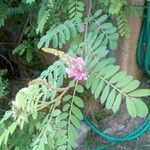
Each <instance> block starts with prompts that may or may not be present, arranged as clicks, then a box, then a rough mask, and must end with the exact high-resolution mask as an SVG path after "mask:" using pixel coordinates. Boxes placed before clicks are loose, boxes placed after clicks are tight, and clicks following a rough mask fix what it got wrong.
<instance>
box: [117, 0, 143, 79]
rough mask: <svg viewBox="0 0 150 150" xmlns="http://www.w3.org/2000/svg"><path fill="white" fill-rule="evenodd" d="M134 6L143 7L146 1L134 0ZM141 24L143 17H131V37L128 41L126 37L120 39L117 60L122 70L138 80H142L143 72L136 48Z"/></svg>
mask: <svg viewBox="0 0 150 150" xmlns="http://www.w3.org/2000/svg"><path fill="white" fill-rule="evenodd" d="M132 5H141V6H143V5H144V0H132ZM141 24H142V17H140V16H138V15H135V14H133V15H130V16H129V25H130V30H131V33H130V37H129V38H128V39H126V38H124V37H123V38H120V42H119V48H118V53H117V60H118V64H119V65H120V66H121V69H122V70H124V71H126V72H127V73H128V74H130V75H132V76H134V78H136V79H140V77H141V70H140V69H139V68H138V66H137V61H136V48H137V42H138V38H139V34H140V29H141Z"/></svg>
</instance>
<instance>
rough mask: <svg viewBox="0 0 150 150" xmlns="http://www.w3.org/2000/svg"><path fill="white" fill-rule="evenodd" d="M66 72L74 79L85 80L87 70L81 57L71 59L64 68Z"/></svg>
mask: <svg viewBox="0 0 150 150" xmlns="http://www.w3.org/2000/svg"><path fill="white" fill-rule="evenodd" d="M66 72H67V74H68V77H69V78H72V77H74V78H75V79H76V80H87V77H88V72H87V70H86V68H85V66H84V61H83V59H82V58H81V57H77V58H76V59H73V61H72V63H71V64H69V66H68V67H67V68H66Z"/></svg>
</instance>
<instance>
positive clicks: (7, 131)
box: [0, 0, 150, 150]
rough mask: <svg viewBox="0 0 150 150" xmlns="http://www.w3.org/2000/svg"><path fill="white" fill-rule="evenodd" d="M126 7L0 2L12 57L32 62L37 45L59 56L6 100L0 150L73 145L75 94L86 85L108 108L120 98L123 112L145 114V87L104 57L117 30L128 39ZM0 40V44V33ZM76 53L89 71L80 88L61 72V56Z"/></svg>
mask: <svg viewBox="0 0 150 150" xmlns="http://www.w3.org/2000/svg"><path fill="white" fill-rule="evenodd" d="M129 4H130V1H128V0H127V1H124V0H107V1H106V0H105V1H103V0H102V1H100V0H96V1H94V2H93V3H91V1H90V0H89V1H88V2H87V3H86V2H85V1H82V0H21V1H6V0H3V2H1V3H0V8H2V9H1V11H0V27H1V29H2V30H4V29H6V27H9V26H10V29H11V31H13V33H14V32H15V33H16V34H15V36H13V38H14V37H15V40H14V41H16V42H15V43H14V44H13V46H10V48H11V49H12V51H11V55H12V56H14V55H16V57H18V58H23V59H22V60H23V63H24V64H25V65H27V64H28V63H33V64H34V62H35V61H38V60H39V56H40V49H41V48H42V47H45V49H44V51H45V52H46V53H50V54H53V55H56V56H59V57H60V59H59V60H57V61H55V62H54V63H53V64H51V65H50V66H49V67H48V68H47V69H46V70H45V71H43V72H42V73H41V75H40V76H39V77H38V78H37V79H36V80H34V81H31V82H30V83H29V85H28V86H27V87H25V88H23V89H21V90H20V91H19V92H18V93H17V95H16V97H15V99H14V100H13V101H12V108H11V109H10V110H9V111H6V113H5V115H4V116H3V118H2V119H1V121H0V126H1V128H0V129H1V135H0V145H1V149H2V150H5V149H6V150H7V149H15V150H22V149H32V150H56V149H57V150H71V149H74V148H75V147H76V139H77V128H78V127H79V126H80V122H81V121H82V119H83V114H82V109H83V107H84V99H83V98H82V96H81V95H84V91H85V90H86V88H87V89H90V91H91V95H93V96H94V98H95V100H97V101H99V102H100V103H101V104H103V106H104V107H105V108H106V109H107V110H111V111H112V112H113V113H117V112H118V111H119V108H120V105H121V103H122V101H124V102H125V103H126V108H127V111H128V113H129V115H130V116H132V117H134V118H135V117H146V116H147V114H148V108H147V106H146V104H145V103H144V102H143V101H142V97H145V96H150V90H149V89H140V86H139V85H140V82H139V81H137V80H134V79H133V77H132V76H130V75H127V74H126V73H125V72H124V71H121V70H120V67H119V66H117V65H116V64H115V59H114V58H110V57H109V50H110V49H111V50H113V49H117V43H118V39H119V35H120V36H126V37H128V36H129V32H130V31H129V25H128V20H127V14H126V9H127V8H128V7H129ZM100 8H103V9H100ZM111 18H112V19H111ZM112 20H113V21H112ZM114 20H115V21H114ZM112 22H114V23H112ZM115 22H117V23H116V24H115ZM9 24H10V25H9ZM12 25H13V26H12ZM115 25H116V26H117V27H115ZM118 32H119V33H120V34H119V33H118ZM3 37H4V38H3ZM3 37H2V38H1V39H2V42H3V43H5V42H6V39H5V37H6V35H3ZM4 46H5V44H4ZM5 47H6V46H5ZM7 48H8V47H7ZM52 48H55V49H52ZM56 49H60V50H61V51H58V50H56ZM62 51H65V53H63V52H62ZM77 56H82V57H83V59H84V61H85V67H86V68H87V71H88V72H89V77H88V79H87V81H85V86H84V85H82V84H80V83H79V82H77V81H74V80H70V79H68V78H67V74H66V71H65V68H66V67H67V63H66V59H65V58H66V57H67V58H68V57H70V58H76V57H77ZM2 86H3V85H2ZM3 87H4V86H3ZM4 89H5V88H4Z"/></svg>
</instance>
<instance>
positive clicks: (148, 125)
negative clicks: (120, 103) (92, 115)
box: [83, 116, 150, 150]
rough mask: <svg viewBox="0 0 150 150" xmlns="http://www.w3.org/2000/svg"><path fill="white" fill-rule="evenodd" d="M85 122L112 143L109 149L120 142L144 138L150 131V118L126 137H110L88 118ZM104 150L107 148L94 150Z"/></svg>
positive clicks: (101, 147) (102, 147)
mask: <svg viewBox="0 0 150 150" xmlns="http://www.w3.org/2000/svg"><path fill="white" fill-rule="evenodd" d="M83 120H84V122H85V123H86V124H87V125H88V126H89V127H90V128H91V130H92V131H94V132H95V133H96V134H97V135H99V136H100V137H103V138H104V139H106V140H108V141H111V142H112V143H111V144H110V145H107V146H106V147H107V148H108V147H110V146H111V145H114V144H117V143H119V142H125V141H133V140H136V139H137V138H139V137H140V136H142V135H143V134H144V133H145V132H146V131H148V130H149V129H150V117H148V118H147V119H145V121H144V122H143V123H141V124H140V125H139V127H138V128H136V129H134V130H133V131H131V132H130V133H128V134H127V135H125V136H124V137H114V136H111V135H108V134H106V133H104V132H102V131H101V130H99V129H98V128H96V127H95V126H94V125H93V124H92V123H91V122H90V121H89V119H87V117H85V116H84V118H83ZM104 149H106V148H105V146H100V147H99V148H97V149H93V150H104Z"/></svg>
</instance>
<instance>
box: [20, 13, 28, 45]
mask: <svg viewBox="0 0 150 150" xmlns="http://www.w3.org/2000/svg"><path fill="white" fill-rule="evenodd" d="M30 17H31V13H29V14H28V17H27V19H26V22H25V24H24V27H23V30H22V32H21V35H20V38H19V41H18V45H19V44H20V42H21V41H22V38H23V34H24V31H25V29H26V27H27V25H28V22H29V21H30Z"/></svg>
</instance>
